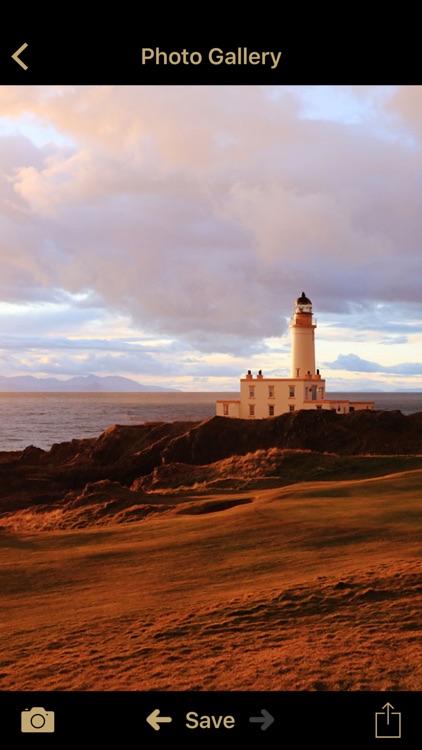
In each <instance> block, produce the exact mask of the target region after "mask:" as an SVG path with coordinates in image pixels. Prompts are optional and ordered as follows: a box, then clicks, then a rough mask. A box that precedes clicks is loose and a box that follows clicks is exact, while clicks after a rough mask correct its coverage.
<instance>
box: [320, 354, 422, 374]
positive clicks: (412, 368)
mask: <svg viewBox="0 0 422 750" xmlns="http://www.w3.org/2000/svg"><path fill="white" fill-rule="evenodd" d="M324 367H328V368H330V369H331V370H349V371H351V372H377V373H379V372H385V373H392V374H394V375H422V362H406V363H403V364H397V365H381V364H379V363H378V362H371V361H369V360H367V359H361V358H360V357H358V356H357V355H356V354H339V356H338V357H337V359H336V360H335V361H334V362H325V363H324Z"/></svg>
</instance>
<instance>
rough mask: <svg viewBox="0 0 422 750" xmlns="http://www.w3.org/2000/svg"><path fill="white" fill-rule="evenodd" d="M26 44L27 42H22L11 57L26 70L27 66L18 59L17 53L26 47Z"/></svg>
mask: <svg viewBox="0 0 422 750" xmlns="http://www.w3.org/2000/svg"><path fill="white" fill-rule="evenodd" d="M27 46H28V45H27V44H22V47H19V49H17V50H16V52H14V53H13V55H12V59H13V60H14V61H15V62H17V64H18V65H20V66H21V68H23V69H24V70H28V66H27V65H25V63H24V62H22V60H20V59H19V55H20V54H21V52H23V51H24V50H25V49H26V48H27Z"/></svg>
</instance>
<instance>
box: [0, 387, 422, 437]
mask: <svg viewBox="0 0 422 750" xmlns="http://www.w3.org/2000/svg"><path fill="white" fill-rule="evenodd" d="M221 398H238V393H221V392H218V393H217V392H216V393H211V392H202V393H200V392H195V393H191V392H172V393H170V392H160V393H0V451H18V450H23V449H24V448H26V447H27V446H29V445H34V446H37V447H38V448H43V449H44V450H48V449H49V448H51V446H52V445H54V443H62V442H66V441H69V440H73V439H75V438H76V439H78V438H90V437H98V435H100V434H101V433H102V432H104V430H106V429H107V428H108V427H111V426H112V425H114V424H119V425H134V424H144V423H145V422H157V421H158V422H176V421H201V420H203V419H209V418H210V417H213V416H214V415H215V402H216V400H217V399H221ZM327 398H342V399H351V400H355V401H356V400H366V401H368V400H371V401H372V400H373V401H374V402H375V409H384V410H395V409H398V410H399V411H401V412H402V413H403V414H412V413H414V412H419V411H421V412H422V391H420V392H414V393H400V392H395V393H386V392H384V393H369V392H366V393H337V392H336V393H334V392H333V393H327Z"/></svg>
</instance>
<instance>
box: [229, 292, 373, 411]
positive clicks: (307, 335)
mask: <svg viewBox="0 0 422 750" xmlns="http://www.w3.org/2000/svg"><path fill="white" fill-rule="evenodd" d="M290 328H291V332H292V369H291V373H290V378H265V377H264V375H263V374H262V370H260V371H259V372H258V374H257V375H256V376H254V375H253V374H252V372H251V371H250V370H248V372H247V374H246V376H245V377H243V378H241V379H240V398H239V399H235V400H230V399H220V400H218V401H217V416H219V417H237V418H240V419H266V418H267V417H277V416H278V415H279V414H284V413H286V412H289V411H297V410H299V409H332V410H333V411H336V412H338V413H341V414H346V413H348V412H350V411H357V410H358V409H373V408H374V402H373V401H346V400H342V399H326V398H325V380H323V378H322V377H321V375H320V373H319V370H316V369H315V328H316V321H314V318H313V314H312V302H311V300H310V299H308V297H306V295H305V293H304V292H302V294H301V296H300V297H299V298H298V299H297V300H296V302H295V307H294V315H293V317H292V318H291V319H290Z"/></svg>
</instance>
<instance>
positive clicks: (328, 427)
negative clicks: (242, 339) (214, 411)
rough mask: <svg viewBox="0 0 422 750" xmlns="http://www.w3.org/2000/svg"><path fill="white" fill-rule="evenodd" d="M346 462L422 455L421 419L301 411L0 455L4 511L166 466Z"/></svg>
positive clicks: (145, 428) (161, 425)
mask: <svg viewBox="0 0 422 750" xmlns="http://www.w3.org/2000/svg"><path fill="white" fill-rule="evenodd" d="M272 448H278V449H281V450H287V449H288V450H295V451H316V452H320V453H324V452H326V453H332V454H337V455H341V456H356V455H418V454H422V412H420V413H417V414H410V415H408V416H404V415H403V414H402V413H401V412H399V411H384V412H376V411H375V412H373V411H357V412H352V413H350V414H345V415H338V414H336V413H334V412H331V411H324V410H321V411H299V412H293V413H289V414H283V415H281V416H279V417H274V418H271V419H263V420H256V421H253V420H240V419H227V418H224V417H213V418H211V419H208V420H206V421H204V422H173V423H165V422H155V423H148V424H142V425H138V426H136V425H135V426H128V427H125V426H118V425H115V426H113V427H110V428H109V429H108V430H106V431H105V432H104V433H102V435H100V436H99V437H98V438H89V439H84V440H72V441H70V442H67V443H59V444H56V445H53V447H52V448H51V449H50V450H49V451H42V450H40V449H39V448H34V447H33V446H30V447H29V448H26V449H25V450H24V451H20V452H16V451H15V452H13V453H12V452H11V453H1V454H0V511H10V510H15V509H17V508H23V507H26V506H29V505H36V504H41V503H49V502H56V501H58V500H61V499H62V498H63V497H64V496H65V495H66V493H67V492H69V491H74V490H80V489H83V488H84V487H85V486H86V485H87V484H88V483H94V482H101V481H103V480H108V481H110V482H117V483H119V484H121V485H124V486H126V487H131V485H132V484H133V483H134V481H135V480H139V478H140V477H147V476H148V475H150V474H151V473H153V472H154V470H155V469H157V467H159V466H161V465H162V464H165V465H167V466H168V467H169V470H170V471H171V465H172V464H185V465H191V466H207V465H210V464H213V463H214V462H216V461H221V460H223V459H226V458H229V457H231V456H245V455H246V454H248V453H254V452H255V451H259V450H270V449H272Z"/></svg>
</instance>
